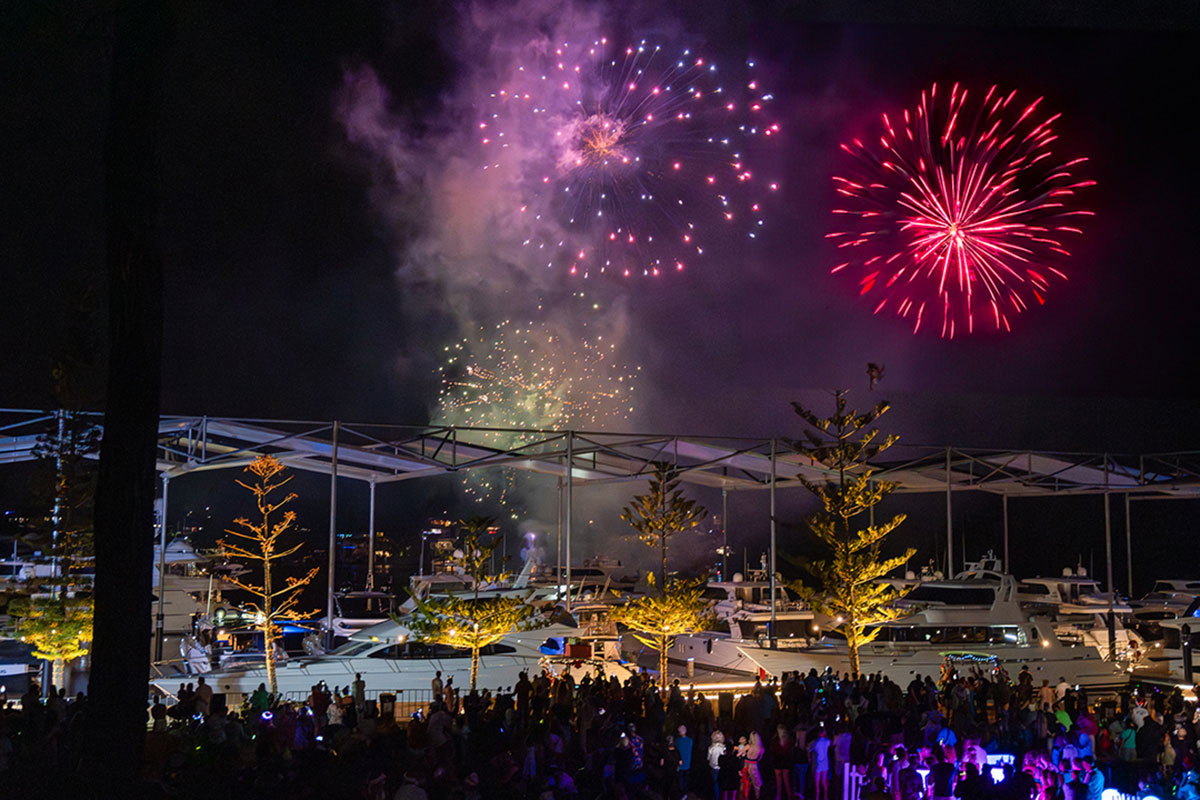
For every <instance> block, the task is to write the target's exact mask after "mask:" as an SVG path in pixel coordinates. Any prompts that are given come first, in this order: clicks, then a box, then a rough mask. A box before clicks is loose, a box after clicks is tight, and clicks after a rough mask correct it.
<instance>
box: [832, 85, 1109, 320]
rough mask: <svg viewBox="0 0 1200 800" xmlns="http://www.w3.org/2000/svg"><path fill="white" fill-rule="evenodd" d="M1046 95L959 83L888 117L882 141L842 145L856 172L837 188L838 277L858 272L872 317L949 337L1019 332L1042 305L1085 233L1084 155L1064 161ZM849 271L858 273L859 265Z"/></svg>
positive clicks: (926, 94) (835, 235)
mask: <svg viewBox="0 0 1200 800" xmlns="http://www.w3.org/2000/svg"><path fill="white" fill-rule="evenodd" d="M1041 103H1042V98H1040V97H1039V98H1038V99H1037V100H1034V101H1033V102H1028V103H1027V102H1024V101H1018V100H1017V94H1016V92H1015V91H1012V92H1009V93H1007V94H1004V93H1001V92H998V91H997V89H996V87H995V86H993V87H992V88H991V89H989V90H988V91H987V92H986V93H970V98H969V99H968V91H967V90H966V89H965V88H962V87H960V86H959V85H958V84H954V86H953V87H952V88H951V89H950V91H949V92H947V91H945V88H944V87H943V89H942V91H941V92H939V90H938V86H937V84H934V85H933V87H932V88H931V89H929V91H926V92H922V93H921V101H920V103H919V104H918V105H917V106H916V107H915V108H914V109H912V110H911V111H909V110H905V111H904V113H903V116H902V118H899V119H892V118H891V117H890V116H889V115H887V114H884V115H883V129H882V133H881V135H880V136H879V140H878V146H876V145H875V144H874V143H873V142H870V141H868V142H867V143H864V142H862V141H860V140H858V139H855V140H854V141H853V144H843V145H842V149H843V150H845V151H846V152H847V153H849V154H850V155H852V156H854V158H855V160H856V162H857V165H858V167H859V169H858V170H857V172H856V173H853V174H850V175H849V176H848V177H841V176H835V177H834V179H833V180H834V183H835V186H836V189H837V192H838V194H839V195H841V196H842V197H844V198H845V201H844V203H845V205H843V206H842V207H839V208H837V209H835V211H834V213H835V214H837V215H839V219H841V220H842V221H843V224H844V225H845V227H844V228H842V229H841V230H839V231H837V232H834V233H830V234H828V238H830V239H832V240H834V241H835V242H836V244H837V247H838V248H839V249H840V250H841V251H842V252H843V253H844V256H843V259H842V260H841V263H839V264H837V266H835V267H834V268H833V270H832V272H834V273H840V272H843V271H846V272H847V273H848V274H853V276H854V278H855V280H856V281H857V283H858V287H859V291H860V293H861V294H862V295H872V296H874V297H876V298H878V299H877V300H876V301H875V305H874V309H875V313H877V314H878V313H880V312H882V311H885V310H886V311H890V312H891V313H894V314H896V315H898V316H901V317H904V318H905V319H907V320H908V321H909V322H911V323H912V325H913V330H914V332H915V331H918V330H920V328H921V326H922V324H924V323H925V322H926V320H927V319H928V318H929V317H934V318H937V317H940V318H941V335H942V336H943V337H953V336H954V335H955V333H962V332H964V331H965V332H967V333H971V332H974V331H975V329H976V316H977V315H980V314H981V315H983V317H984V318H985V319H986V320H987V321H988V324H989V326H990V325H994V326H995V328H996V329H997V330H1003V331H1008V330H1011V326H1010V317H1011V316H1012V315H1014V314H1017V313H1020V312H1022V311H1024V310H1025V309H1026V308H1027V307H1028V306H1029V305H1030V304H1031V303H1032V302H1037V303H1039V304H1041V303H1044V302H1045V297H1046V293H1047V291H1048V289H1049V288H1050V284H1051V281H1052V280H1053V279H1055V278H1058V279H1062V280H1066V277H1067V276H1066V275H1065V274H1064V273H1063V272H1062V270H1061V269H1060V267H1061V266H1062V262H1063V261H1064V259H1065V258H1066V257H1068V256H1069V255H1070V253H1069V251H1068V245H1067V243H1066V242H1067V239H1068V237H1070V236H1077V235H1079V234H1081V233H1082V231H1081V230H1080V229H1079V227H1078V222H1077V219H1078V218H1080V217H1083V216H1090V215H1091V214H1092V212H1090V211H1086V210H1082V209H1079V208H1078V207H1076V205H1075V194H1076V191H1077V190H1078V189H1082V188H1084V187H1087V186H1092V185H1094V183H1095V181H1091V180H1081V179H1080V178H1078V177H1076V172H1077V169H1078V167H1079V166H1080V165H1081V164H1083V163H1084V162H1085V161H1086V160H1087V159H1084V158H1071V159H1065V158H1063V157H1061V156H1060V155H1059V153H1058V151H1057V150H1056V148H1055V147H1054V146H1053V145H1054V143H1055V142H1056V140H1057V138H1058V137H1057V135H1056V134H1055V133H1054V132H1053V130H1052V127H1051V126H1052V125H1053V124H1054V123H1055V122H1056V121H1057V120H1058V118H1059V116H1060V115H1059V114H1054V115H1051V116H1044V115H1043V114H1042V113H1041V111H1040V106H1041ZM851 268H853V269H851Z"/></svg>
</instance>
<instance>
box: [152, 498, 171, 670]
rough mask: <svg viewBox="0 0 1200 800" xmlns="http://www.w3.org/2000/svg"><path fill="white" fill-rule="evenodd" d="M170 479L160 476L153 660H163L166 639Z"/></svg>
mask: <svg viewBox="0 0 1200 800" xmlns="http://www.w3.org/2000/svg"><path fill="white" fill-rule="evenodd" d="M170 485H171V479H170V478H169V477H168V476H166V475H163V476H162V517H161V519H159V521H158V611H157V613H156V614H155V615H154V660H155V661H162V659H163V642H164V641H165V639H166V602H167V599H166V588H167V489H168V487H170Z"/></svg>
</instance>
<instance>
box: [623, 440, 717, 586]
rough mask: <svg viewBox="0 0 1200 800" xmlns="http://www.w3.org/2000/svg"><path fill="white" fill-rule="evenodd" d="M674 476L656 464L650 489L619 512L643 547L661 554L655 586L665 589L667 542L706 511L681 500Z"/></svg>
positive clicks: (696, 522)
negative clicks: (645, 545)
mask: <svg viewBox="0 0 1200 800" xmlns="http://www.w3.org/2000/svg"><path fill="white" fill-rule="evenodd" d="M677 475H678V472H677V471H676V470H675V469H674V468H673V467H671V466H670V465H669V464H656V465H655V466H654V473H653V476H652V477H651V478H650V487H649V489H648V491H647V492H646V493H645V494H640V495H637V496H636V497H634V498H633V501H632V502H630V504H629V505H628V506H626V507H625V508H624V509H622V510H621V519H622V520H624V521H625V522H626V523H628V524H629V527H631V528H633V529H634V531H636V532H637V536H638V538H639V539H641V540H642V542H643V543H645V544H647V545H649V546H651V547H655V546H657V547H658V548H659V550H660V551H661V557H662V572H661V573H660V576H659V583H660V585H661V586H662V587H663V589H664V591H665V590H666V587H667V540H668V539H669V538H670V537H672V536H674V535H675V534H677V533H682V532H683V531H688V530H691V529H693V528H695V527H697V526H698V525H700V523H701V522H703V521H704V518H705V517H707V516H708V511H707V509H705V508H704V506H702V505H699V504H698V503H697V502H696V501H695V500H692V499H690V498H688V497H685V496H684V494H683V491H682V490H680V488H679V479H678V478H677V477H676V476H677Z"/></svg>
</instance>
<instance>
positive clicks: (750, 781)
mask: <svg viewBox="0 0 1200 800" xmlns="http://www.w3.org/2000/svg"><path fill="white" fill-rule="evenodd" d="M764 750H765V748H764V747H763V741H762V737H761V736H759V735H758V731H751V732H750V746H749V747H748V748H747V749H746V767H745V773H746V784H747V786H748V789H749V791H748V792H747V797H753V798H754V800H758V796H759V794H760V793H761V792H762V783H763V782H762V773H761V772H760V771H759V769H758V765H759V762H760V761H762V757H763V752H764Z"/></svg>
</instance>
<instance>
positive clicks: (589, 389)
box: [437, 321, 641, 519]
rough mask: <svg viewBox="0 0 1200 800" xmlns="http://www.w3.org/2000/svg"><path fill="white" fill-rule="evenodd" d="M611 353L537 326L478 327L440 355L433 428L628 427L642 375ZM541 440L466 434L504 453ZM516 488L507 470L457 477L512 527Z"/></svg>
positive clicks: (517, 434)
mask: <svg viewBox="0 0 1200 800" xmlns="http://www.w3.org/2000/svg"><path fill="white" fill-rule="evenodd" d="M616 350H617V347H616V344H615V343H613V342H610V341H607V340H606V339H605V337H603V336H600V335H597V336H595V337H594V338H591V339H580V340H577V341H572V340H571V339H570V337H568V336H564V335H562V334H559V333H555V332H554V331H552V330H551V329H550V328H549V327H548V326H546V325H545V324H541V323H533V322H530V323H526V324H524V325H519V324H514V323H512V322H511V321H505V322H502V323H500V324H499V325H495V326H492V327H486V328H483V327H481V328H480V329H479V330H478V331H477V332H476V334H475V335H474V336H473V337H471V338H470V339H464V340H462V341H460V342H457V343H456V344H454V345H451V346H449V347H447V348H446V357H445V360H444V363H443V364H442V366H441V367H440V368H439V372H440V373H441V375H442V389H441V392H440V395H439V409H438V413H437V422H438V424H445V425H458V426H464V427H465V426H470V427H482V428H498V429H506V428H507V429H512V428H519V429H523V430H525V431H537V430H540V431H547V430H550V431H555V430H563V429H566V428H568V427H570V428H574V429H578V430H587V429H591V430H598V429H602V428H604V427H606V426H607V425H608V424H609V423H612V422H616V421H621V420H627V419H628V418H629V415H630V414H631V413H632V412H633V405H632V399H633V391H634V385H635V383H636V380H637V376H638V374H639V372H640V369H641V368H640V367H631V366H629V365H627V364H624V363H622V362H621V361H620V360H619V358H618V357H617V354H616ZM540 438H543V434H539V433H523V432H521V431H514V430H492V431H484V432H472V433H471V434H469V439H470V441H471V443H475V444H484V445H489V446H492V447H499V448H505V449H508V448H515V447H519V446H521V445H525V444H529V443H531V442H536V441H537V440H538V439H540ZM516 480H517V478H516V476H515V475H514V474H512V472H511V471H508V470H474V471H470V472H467V473H465V474H464V480H463V486H464V487H465V489H466V492H467V494H468V495H470V496H472V497H474V499H475V500H476V501H477V502H484V501H487V502H489V503H497V504H499V505H502V506H507V507H508V508H509V511H510V514H511V515H512V516H513V518H514V519H515V518H516V516H517V510H518V509H517V508H516V506H515V504H514V502H513V499H512V494H513V490H514V488H515V486H516V483H515V481H516Z"/></svg>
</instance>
